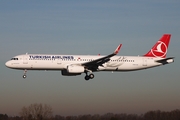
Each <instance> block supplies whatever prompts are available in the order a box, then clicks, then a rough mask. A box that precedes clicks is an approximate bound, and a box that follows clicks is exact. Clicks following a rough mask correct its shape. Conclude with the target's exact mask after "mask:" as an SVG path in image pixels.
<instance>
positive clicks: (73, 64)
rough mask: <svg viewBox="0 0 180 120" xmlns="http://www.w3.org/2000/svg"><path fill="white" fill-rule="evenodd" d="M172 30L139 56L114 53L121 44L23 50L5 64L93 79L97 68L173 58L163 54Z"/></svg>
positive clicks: (154, 64)
mask: <svg viewBox="0 0 180 120" xmlns="http://www.w3.org/2000/svg"><path fill="white" fill-rule="evenodd" d="M170 37H171V34H164V35H163V36H162V37H161V38H160V40H158V41H157V42H156V43H155V45H154V46H153V47H152V48H151V49H150V50H149V52H147V53H146V54H144V55H142V56H116V55H117V54H118V52H119V51H120V48H121V46H122V44H120V45H119V46H118V47H117V48H116V49H115V51H114V52H113V53H111V54H109V55H106V56H101V55H49V54H28V53H26V54H23V55H17V56H15V57H13V58H12V59H11V60H9V61H7V62H6V63H5V65H6V66H7V67H8V68H11V69H18V70H24V75H23V78H26V73H27V70H57V71H61V74H62V75H64V76H76V75H81V74H82V73H85V74H86V75H85V77H84V78H85V80H89V79H93V78H94V74H93V72H99V71H119V72H121V71H135V70H142V69H147V68H152V67H157V66H161V65H166V64H169V63H172V62H174V57H168V58H166V54H167V51H168V46H169V42H170Z"/></svg>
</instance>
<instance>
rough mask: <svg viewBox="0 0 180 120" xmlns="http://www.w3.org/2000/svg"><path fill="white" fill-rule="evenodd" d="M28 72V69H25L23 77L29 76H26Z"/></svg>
mask: <svg viewBox="0 0 180 120" xmlns="http://www.w3.org/2000/svg"><path fill="white" fill-rule="evenodd" d="M26 73H27V70H26V69H25V70H24V75H23V78H24V79H25V78H26V77H27V76H26Z"/></svg>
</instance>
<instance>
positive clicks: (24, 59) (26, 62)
mask: <svg viewBox="0 0 180 120" xmlns="http://www.w3.org/2000/svg"><path fill="white" fill-rule="evenodd" d="M23 64H28V55H24V56H23Z"/></svg>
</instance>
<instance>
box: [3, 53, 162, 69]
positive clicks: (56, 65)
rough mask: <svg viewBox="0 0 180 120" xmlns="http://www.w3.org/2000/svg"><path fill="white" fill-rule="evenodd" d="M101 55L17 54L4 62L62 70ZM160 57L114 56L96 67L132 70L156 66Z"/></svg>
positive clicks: (9, 65) (22, 66)
mask: <svg viewBox="0 0 180 120" xmlns="http://www.w3.org/2000/svg"><path fill="white" fill-rule="evenodd" d="M101 57H103V56H92V55H89V56H88V55H47V54H24V55H18V56H15V57H14V58H12V59H11V60H10V61H8V62H6V66H7V67H9V68H13V69H20V70H25V69H26V70H63V69H66V68H67V66H68V65H72V64H79V65H81V63H86V62H89V61H93V60H95V59H98V58H101ZM161 59H162V58H155V57H141V56H114V57H112V58H111V59H110V61H108V62H105V63H104V64H103V65H102V66H99V67H98V70H97V71H133V70H140V69H146V68H151V67H156V66H160V65H162V63H158V62H156V61H157V60H161Z"/></svg>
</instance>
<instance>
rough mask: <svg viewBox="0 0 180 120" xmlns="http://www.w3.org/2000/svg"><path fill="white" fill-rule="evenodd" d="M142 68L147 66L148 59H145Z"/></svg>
mask: <svg viewBox="0 0 180 120" xmlns="http://www.w3.org/2000/svg"><path fill="white" fill-rule="evenodd" d="M142 66H147V59H146V58H143V64H142Z"/></svg>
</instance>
